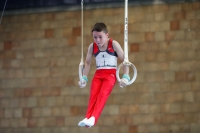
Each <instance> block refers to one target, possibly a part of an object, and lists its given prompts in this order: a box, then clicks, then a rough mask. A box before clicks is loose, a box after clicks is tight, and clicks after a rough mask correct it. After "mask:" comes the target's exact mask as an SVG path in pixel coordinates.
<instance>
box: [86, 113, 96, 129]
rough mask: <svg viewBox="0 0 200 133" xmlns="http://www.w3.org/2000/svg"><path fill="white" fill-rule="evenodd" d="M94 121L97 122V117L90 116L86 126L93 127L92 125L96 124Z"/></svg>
mask: <svg viewBox="0 0 200 133" xmlns="http://www.w3.org/2000/svg"><path fill="white" fill-rule="evenodd" d="M94 123H95V117H94V116H92V117H90V118H89V119H88V120H87V121H86V123H85V124H86V126H88V127H92V126H94Z"/></svg>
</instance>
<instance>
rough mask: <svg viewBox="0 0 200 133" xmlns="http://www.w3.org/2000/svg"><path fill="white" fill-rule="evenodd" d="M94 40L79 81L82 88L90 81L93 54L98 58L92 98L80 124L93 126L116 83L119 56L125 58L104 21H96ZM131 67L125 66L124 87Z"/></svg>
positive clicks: (122, 82) (122, 83) (122, 85)
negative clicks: (88, 76)
mask: <svg viewBox="0 0 200 133" xmlns="http://www.w3.org/2000/svg"><path fill="white" fill-rule="evenodd" d="M92 35H93V39H94V42H93V43H91V44H90V45H89V47H88V52H87V55H86V60H85V66H84V70H83V78H82V80H81V81H79V83H78V84H79V86H80V88H84V87H85V86H86V84H87V82H88V78H87V75H88V73H89V70H90V64H91V60H92V56H93V55H94V57H95V59H96V72H95V74H94V77H93V79H92V83H91V87H90V98H89V103H88V108H87V112H86V116H85V118H84V119H83V120H82V121H80V122H79V123H78V126H83V127H85V126H86V127H92V126H93V125H95V123H96V122H97V120H98V118H99V116H100V114H101V112H102V110H103V108H104V106H105V103H106V101H107V99H108V97H109V95H110V93H111V91H112V89H113V87H114V85H115V83H116V69H117V58H119V59H120V60H121V61H123V60H124V51H123V50H122V48H121V46H120V44H119V43H118V42H117V41H115V40H112V39H111V38H109V35H108V30H107V27H106V25H105V24H104V23H102V22H100V23H96V24H95V25H94V27H93V29H92ZM128 73H129V68H128V67H127V66H124V75H123V76H122V79H121V81H120V82H119V85H120V87H124V86H126V85H127V83H128V82H129V80H130V77H129V74H128Z"/></svg>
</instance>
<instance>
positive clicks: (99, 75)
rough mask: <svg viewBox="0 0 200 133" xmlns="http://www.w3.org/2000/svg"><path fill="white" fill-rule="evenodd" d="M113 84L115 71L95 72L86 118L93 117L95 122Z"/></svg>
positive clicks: (101, 70)
mask: <svg viewBox="0 0 200 133" xmlns="http://www.w3.org/2000/svg"><path fill="white" fill-rule="evenodd" d="M115 83H116V69H99V70H96V72H95V75H94V77H93V79H92V83H91V87H90V98H89V103H88V108H87V113H86V118H88V119H89V118H90V117H92V116H94V117H95V123H96V122H97V120H98V118H99V116H100V114H101V111H102V110H103V108H104V106H105V103H106V101H107V99H108V97H109V95H110V93H111V91H112V89H113V87H114V85H115Z"/></svg>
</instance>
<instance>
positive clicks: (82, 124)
mask: <svg viewBox="0 0 200 133" xmlns="http://www.w3.org/2000/svg"><path fill="white" fill-rule="evenodd" d="M87 120H88V119H87V118H85V119H83V120H82V121H80V122H79V123H78V126H80V127H84V126H86V121H87Z"/></svg>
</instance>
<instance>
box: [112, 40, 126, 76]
mask: <svg viewBox="0 0 200 133" xmlns="http://www.w3.org/2000/svg"><path fill="white" fill-rule="evenodd" d="M113 48H114V50H115V51H116V52H117V55H118V58H119V59H120V60H121V61H124V51H123V50H122V48H121V46H120V44H119V43H118V42H117V41H115V40H113ZM123 70H124V74H127V75H129V67H128V66H124V67H123Z"/></svg>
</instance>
